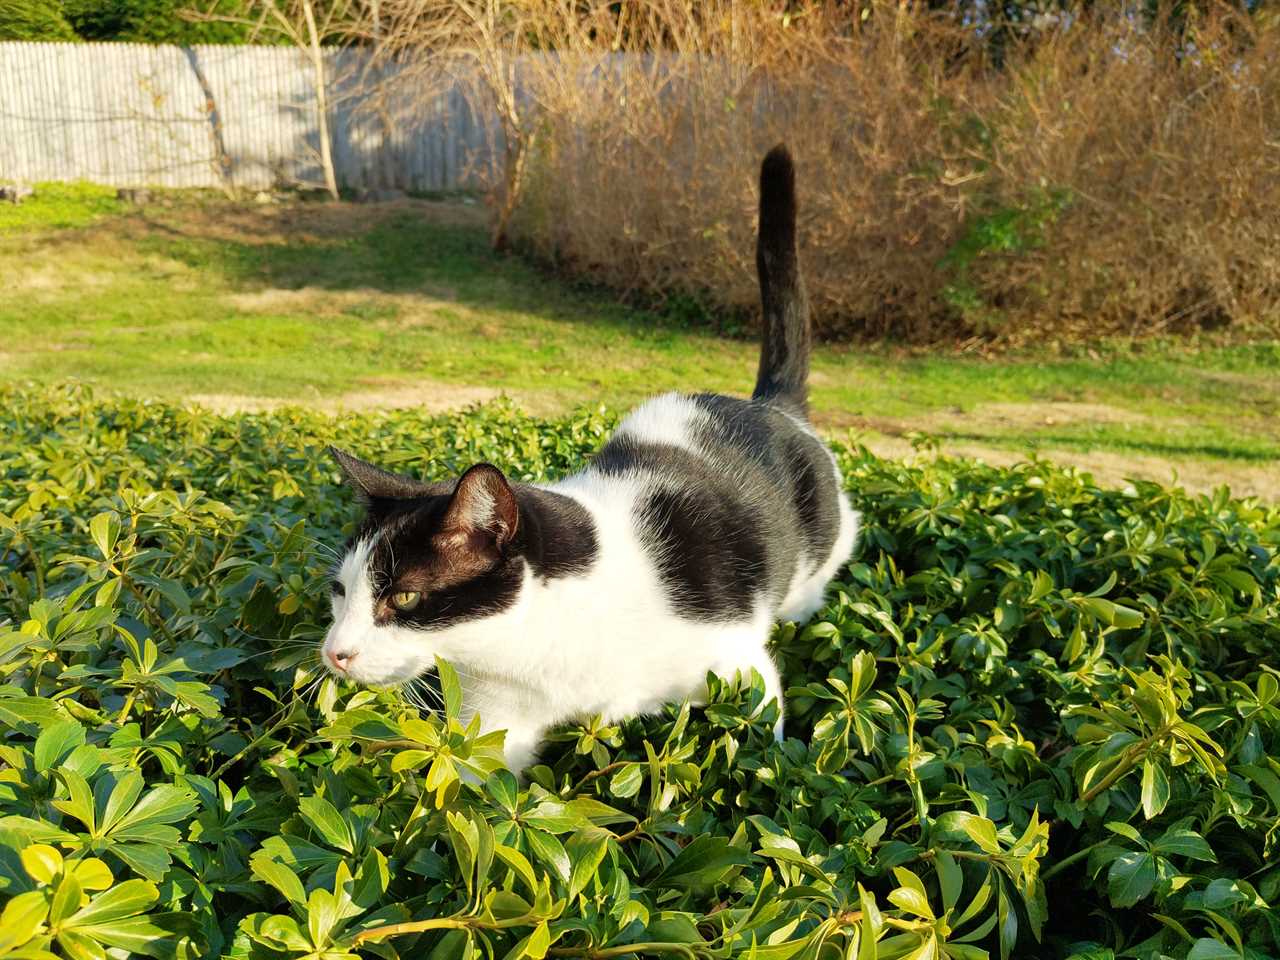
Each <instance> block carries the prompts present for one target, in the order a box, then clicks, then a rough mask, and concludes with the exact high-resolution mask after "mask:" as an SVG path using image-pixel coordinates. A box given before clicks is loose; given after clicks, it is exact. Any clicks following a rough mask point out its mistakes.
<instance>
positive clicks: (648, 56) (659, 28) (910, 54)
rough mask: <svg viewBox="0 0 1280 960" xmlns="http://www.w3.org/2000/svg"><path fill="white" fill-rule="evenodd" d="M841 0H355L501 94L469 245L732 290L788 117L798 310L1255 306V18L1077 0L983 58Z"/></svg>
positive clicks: (1274, 324)
mask: <svg viewBox="0 0 1280 960" xmlns="http://www.w3.org/2000/svg"><path fill="white" fill-rule="evenodd" d="M857 6H858V5H848V4H836V3H831V4H829V5H823V4H819V3H813V4H810V5H807V6H804V7H802V8H800V9H801V12H800V13H795V12H794V5H788V4H785V3H782V2H779V0H766V2H763V3H758V4H749V5H748V4H741V3H734V2H731V0H698V2H694V0H632V2H629V3H626V4H622V5H617V4H613V5H610V4H607V3H594V2H588V0H583V2H575V3H565V2H557V0H526V2H523V3H521V4H518V5H513V4H507V3H499V2H498V0H462V2H459V3H452V2H447V3H446V2H445V0H383V2H382V6H381V9H382V10H383V16H384V18H386V17H388V11H391V14H390V17H391V19H392V20H394V22H395V29H394V30H393V31H392V34H393V36H394V41H393V42H390V43H386V44H384V45H383V49H384V50H386V51H387V52H388V54H389V55H393V56H399V57H404V56H405V55H406V54H412V59H413V61H414V62H417V63H420V64H421V65H422V69H423V70H438V69H439V65H440V64H441V63H444V62H453V63H459V64H464V65H467V66H469V67H470V68H471V69H472V70H473V71H474V72H473V76H478V77H479V78H480V81H481V82H480V84H479V87H478V89H479V90H480V92H481V93H482V94H483V96H484V97H485V98H487V100H488V103H489V105H490V109H494V110H496V111H497V112H498V114H499V115H500V116H501V118H502V130H503V134H504V139H505V143H506V153H505V162H504V166H503V176H502V178H501V180H500V182H498V183H496V184H495V190H494V198H495V202H494V211H495V244H496V245H498V246H502V245H504V244H505V243H506V241H507V238H508V236H511V237H514V238H515V239H516V240H517V241H518V242H519V243H521V244H522V245H524V246H525V247H526V248H528V249H530V250H531V251H533V252H534V253H536V254H537V255H538V256H540V257H542V258H544V259H546V260H547V261H549V262H552V263H554V264H556V265H558V266H559V267H561V268H562V269H565V270H569V271H572V272H575V273H579V274H583V275H586V276H588V277H591V278H593V279H596V280H599V281H602V282H604V283H606V284H608V285H610V286H612V287H615V288H617V289H619V290H621V291H623V292H624V293H636V294H643V295H645V296H646V297H655V296H656V297H664V296H670V295H672V294H684V295H688V296H691V297H693V298H695V299H696V300H698V301H701V302H704V303H708V304H711V305H713V306H715V307H718V308H724V309H727V310H729V311H734V312H740V313H741V314H742V315H743V316H747V315H752V314H753V311H754V305H755V302H756V292H755V279H754V265H753V261H752V251H753V248H754V247H753V232H754V223H753V215H754V210H755V196H754V186H753V183H754V177H755V172H756V169H757V164H758V162H759V158H760V156H761V155H762V153H763V152H764V151H765V150H767V149H768V148H769V147H770V146H772V145H773V144H774V143H776V142H778V141H779V140H785V141H787V142H788V143H789V144H790V145H791V146H792V148H793V151H794V153H795V154H796V156H797V158H798V163H799V167H800V171H799V173H800V179H801V183H802V184H803V201H802V202H803V214H802V215H803V223H802V234H803V238H804V244H805V251H804V256H805V260H806V269H807V272H808V274H809V276H810V279H811V284H810V286H811V294H812V297H813V300H814V306H815V316H816V321H817V325H818V327H819V330H820V332H822V333H825V334H828V335H833V336H857V337H876V338H879V337H893V338H897V339H903V340H908V341H914V342H927V341H936V340H940V339H961V340H969V339H971V338H979V339H982V340H985V341H992V340H995V341H1000V342H1005V343H1016V342H1022V341H1026V340H1029V339H1038V340H1042V339H1044V338H1046V337H1049V338H1058V339H1080V338H1087V337H1092V336H1096V335H1103V334H1152V333H1164V332H1186V331H1193V330H1198V329H1202V328H1206V327H1226V328H1229V330H1230V331H1234V332H1240V333H1245V334H1249V333H1258V332H1263V331H1269V332H1270V333H1273V334H1274V333H1275V332H1277V330H1280V316H1278V315H1277V310H1276V308H1275V306H1274V304H1275V298H1276V293H1277V289H1278V287H1280V262H1278V261H1277V253H1276V251H1277V249H1280V247H1278V246H1277V240H1278V239H1280V237H1278V236H1277V232H1278V231H1280V217H1278V216H1277V214H1278V213H1280V147H1278V143H1280V122H1278V121H1280V116H1278V115H1277V114H1278V112H1280V96H1278V94H1280V30H1277V28H1275V27H1274V26H1267V24H1266V22H1265V21H1263V20H1254V19H1250V18H1249V17H1247V16H1246V15H1242V14H1237V13H1232V12H1230V11H1227V12H1220V13H1216V14H1206V15H1204V16H1202V17H1201V19H1200V20H1199V21H1197V22H1196V23H1195V24H1194V25H1193V27H1192V30H1191V32H1190V33H1188V34H1186V35H1185V36H1181V37H1174V36H1172V35H1170V34H1168V33H1167V32H1165V31H1164V30H1163V29H1161V28H1160V27H1158V26H1157V27H1152V26H1150V25H1148V24H1145V23H1143V22H1141V21H1139V20H1135V19H1134V18H1133V17H1132V16H1127V15H1125V14H1124V13H1123V11H1122V10H1121V9H1120V8H1121V5H1094V7H1093V8H1091V9H1090V10H1088V11H1086V12H1081V13H1077V14H1076V15H1074V16H1073V17H1070V18H1066V19H1062V20H1057V21H1053V20H1049V21H1046V22H1045V23H1044V24H1043V25H1042V28H1041V29H1039V30H1032V31H1030V36H1029V37H1024V39H1023V40H1022V41H1016V42H1015V41H1011V43H1010V44H1009V45H1008V46H1006V47H1005V48H1003V49H1002V51H1001V54H1002V56H1001V62H1000V64H999V65H995V64H993V63H991V62H990V61H989V59H988V57H987V55H986V54H987V48H986V47H985V46H984V41H983V40H982V39H981V38H980V37H977V36H975V33H974V31H972V30H971V29H968V28H966V27H965V26H964V25H963V24H961V23H959V22H958V21H957V20H956V19H955V18H954V17H951V16H948V15H945V14H937V13H929V12H921V11H919V10H916V9H914V5H907V4H897V5H894V6H893V7H891V6H890V5H887V4H886V5H882V6H879V7H878V8H877V13H876V14H875V15H874V16H872V17H870V18H862V17H861V16H859V14H858V11H857V9H851V7H855V8H856V7H857ZM436 7H439V8H440V9H438V10H437V9H435V8H436ZM788 7H791V8H792V9H791V12H789V11H788ZM445 8H448V11H446V10H445ZM450 11H451V12H450Z"/></svg>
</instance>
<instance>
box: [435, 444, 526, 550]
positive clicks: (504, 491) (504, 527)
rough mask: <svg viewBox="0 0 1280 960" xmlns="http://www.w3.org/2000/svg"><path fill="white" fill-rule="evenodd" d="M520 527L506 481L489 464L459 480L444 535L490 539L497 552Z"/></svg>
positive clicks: (471, 470) (482, 464)
mask: <svg viewBox="0 0 1280 960" xmlns="http://www.w3.org/2000/svg"><path fill="white" fill-rule="evenodd" d="M519 526H520V506H519V504H518V503H516V495H515V491H513V490H512V489H511V484H509V483H507V478H506V477H504V476H503V475H502V471H501V470H499V469H498V468H497V467H495V466H494V465H493V464H491V463H477V464H476V465H475V466H474V467H472V468H470V469H469V470H468V471H467V472H466V473H464V474H463V475H462V476H461V478H459V480H458V485H457V487H455V488H454V491H453V499H452V500H450V501H449V507H448V509H447V510H446V511H445V515H444V524H443V527H444V529H445V530H446V531H456V532H458V533H462V534H466V535H473V534H477V533H479V534H484V535H487V536H488V537H491V538H492V539H493V541H494V543H495V544H496V545H497V547H498V549H502V547H504V546H505V545H506V544H508V543H510V542H511V539H512V537H514V536H515V535H516V529H517V528H518V527H519Z"/></svg>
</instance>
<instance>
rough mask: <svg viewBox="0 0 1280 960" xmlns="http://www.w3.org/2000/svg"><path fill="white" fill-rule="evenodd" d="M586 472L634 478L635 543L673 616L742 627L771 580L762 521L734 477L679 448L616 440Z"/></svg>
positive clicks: (618, 437)
mask: <svg viewBox="0 0 1280 960" xmlns="http://www.w3.org/2000/svg"><path fill="white" fill-rule="evenodd" d="M589 469H590V470H592V471H593V472H595V473H600V474H603V475H605V476H609V477H619V476H623V475H626V474H632V475H634V476H636V478H637V481H638V482H640V483H642V484H643V485H644V487H645V491H644V493H642V495H641V496H640V498H639V501H638V502H637V503H636V504H635V505H634V507H633V517H634V522H635V525H636V529H637V532H638V534H639V537H640V540H641V542H642V543H643V545H644V548H645V551H646V552H647V553H648V554H649V557H650V559H652V561H653V563H654V565H655V567H656V568H657V570H658V576H659V578H660V579H661V581H662V586H663V588H664V590H665V591H666V594H667V597H668V598H669V600H670V602H671V604H672V606H673V607H674V609H675V611H676V613H677V614H678V615H680V616H682V617H687V618H689V619H692V620H720V621H730V622H732V621H739V620H748V619H750V618H751V616H752V613H753V605H754V599H755V596H756V594H758V593H760V592H761V591H767V590H768V586H769V579H770V574H771V567H770V558H769V545H768V542H767V541H768V530H767V518H766V517H764V516H762V514H761V511H760V510H759V508H758V507H757V506H756V505H755V504H753V503H752V502H750V500H749V499H748V498H746V497H744V496H743V490H742V488H741V485H740V482H739V481H740V477H738V476H737V475H735V472H734V471H731V470H725V469H723V465H720V466H717V465H715V464H713V463H711V462H710V461H708V459H707V458H706V457H705V456H703V455H701V454H700V453H696V452H694V451H692V450H689V449H687V448H685V447H682V446H677V445H675V444H669V443H655V442H651V441H648V440H640V439H637V438H636V437H633V436H631V435H629V434H627V433H625V432H624V433H620V434H615V435H614V436H613V437H612V438H611V439H610V440H609V442H608V443H606V444H605V445H604V446H603V447H602V448H601V449H600V451H599V452H598V453H597V454H596V455H595V456H594V457H593V458H592V460H591V465H590V468H589Z"/></svg>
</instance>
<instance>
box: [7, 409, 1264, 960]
mask: <svg viewBox="0 0 1280 960" xmlns="http://www.w3.org/2000/svg"><path fill="white" fill-rule="evenodd" d="M0 402H2V412H0V424H2V426H0V681H2V683H3V685H2V686H0V730H3V745H0V902H3V915H2V916H0V957H14V958H17V957H25V958H35V957H49V956H62V957H71V958H82V957H84V958H88V957H103V956H106V955H110V956H127V955H140V956H153V957H170V956H182V957H218V956H224V957H234V958H276V957H279V958H284V957H312V958H322V957H323V958H327V960H337V958H341V957H350V956H354V955H357V954H360V955H365V956H381V957H398V956H404V957H432V958H442V960H443V958H453V957H480V956H486V957H511V958H518V957H521V956H528V957H544V956H557V957H597V958H604V957H622V956H630V955H638V956H651V957H655V956H676V957H730V956H732V957H755V958H760V960H764V958H774V960H782V958H790V957H796V958H801V957H804V958H826V957H831V958H835V957H858V958H874V957H879V958H882V960H891V958H898V957H908V956H909V957H912V958H916V960H923V958H936V957H952V958H958V960H970V958H977V957H984V956H987V955H988V953H990V954H991V955H999V956H1004V957H1007V956H1019V957H1026V956H1054V957H1067V956H1075V957H1079V958H1085V957H1089V958H1102V957H1114V956H1126V957H1151V958H1155V957H1166V956H1167V957H1174V958H1178V960H1183V958H1197V960H1199V958H1211V957H1251V958H1259V957H1265V956H1275V955H1276V954H1277V952H1280V919H1278V917H1280V914H1278V913H1277V911H1276V910H1275V909H1274V905H1275V904H1276V902H1277V900H1280V865H1278V864H1277V857H1276V851H1277V842H1278V841H1280V763H1278V762H1277V761H1276V759H1274V758H1275V757H1276V756H1277V755H1278V754H1280V683H1278V682H1277V678H1278V677H1280V674H1278V673H1277V671H1276V670H1275V669H1274V656H1275V650H1276V649H1277V642H1278V641H1280V513H1278V512H1277V511H1276V510H1275V509H1272V508H1265V507H1263V506H1260V505H1258V504H1256V503H1249V502H1239V501H1234V500H1231V499H1230V498H1228V497H1227V496H1226V495H1225V493H1224V494H1222V495H1219V496H1215V497H1211V498H1205V497H1201V498H1190V497H1188V496H1186V495H1184V494H1182V493H1180V492H1177V491H1172V490H1166V489H1163V488H1161V487H1158V486H1155V485H1150V484H1140V485H1137V486H1135V487H1132V488H1129V489H1127V490H1124V491H1106V490H1100V489H1098V488H1097V487H1095V486H1094V485H1093V484H1091V483H1090V482H1089V481H1088V479H1087V478H1086V477H1083V476H1081V475H1079V474H1076V473H1073V472H1069V471H1063V470H1060V469H1057V468H1055V467H1052V466H1050V465H1048V464H1045V463H1030V464H1024V465H1021V466H1018V467H1014V468H1011V469H995V468H990V467H986V466H982V465H980V464H975V463H972V462H966V461H958V460H948V459H936V460H930V461H929V462H928V463H922V464H918V465H904V464H901V463H894V462H888V461H882V460H878V459H876V458H875V457H873V456H872V455H870V454H869V453H868V452H867V451H865V450H863V449H860V448H851V447H841V448H840V458H841V465H842V468H843V470H844V473H845V476H846V478H847V480H848V484H849V487H850V489H851V490H852V491H854V495H855V496H856V498H857V500H858V502H859V504H860V506H861V508H862V509H863V510H864V511H865V514H866V520H867V524H866V533H865V538H864V543H863V545H862V547H861V548H860V552H859V555H858V556H857V558H856V559H855V561H854V562H852V563H851V564H850V566H849V568H848V570H847V572H846V573H845V574H844V575H843V576H842V578H841V583H840V585H839V586H838V587H837V588H835V589H833V591H832V595H831V597H832V599H831V603H830V605H829V606H828V607H827V609H826V610H825V611H824V612H823V613H822V614H821V615H820V616H819V617H818V618H817V620H815V622H813V623H810V624H806V625H800V626H796V625H784V626H782V627H780V628H779V629H778V631H777V635H776V651H777V654H778V656H779V659H780V662H781V665H782V667H783V669H784V674H785V676H786V679H787V681H788V683H789V686H790V692H789V695H788V713H789V716H788V721H787V732H788V739H787V740H786V742H785V743H784V744H781V745H777V744H775V743H774V742H773V741H772V738H771V735H770V725H771V722H772V719H773V712H772V710H771V709H770V708H767V707H763V706H762V705H761V704H760V700H761V697H762V688H761V686H760V684H759V682H758V679H757V678H751V680H750V681H748V682H746V683H738V682H732V681H729V680H726V681H725V682H723V683H722V682H720V681H715V682H713V683H712V685H711V686H712V696H711V703H710V705H709V706H707V707H706V708H705V709H703V708H699V709H689V708H688V707H684V706H679V705H672V706H671V707H670V708H669V709H668V710H667V711H666V712H665V713H664V714H663V715H662V716H656V717H648V718H644V719H637V720H631V721H628V722H626V723H622V724H617V725H605V724H602V723H600V722H599V721H591V722H584V723H583V724H581V725H580V726H576V727H572V728H568V729H565V730H563V731H561V732H560V733H558V734H557V735H556V736H555V737H554V742H553V743H551V745H550V746H549V748H548V750H547V751H546V754H545V756H544V758H543V759H544V761H545V765H543V766H541V767H538V768H536V769H535V770H534V771H533V774H532V778H531V782H530V783H529V784H528V785H527V786H526V787H519V786H517V783H516V781H515V779H514V778H513V777H512V776H511V775H510V774H509V773H507V772H506V771H504V770H501V769H500V768H499V765H498V762H497V760H496V759H495V757H496V756H497V754H496V751H495V747H496V742H495V739H494V738H493V737H481V736H478V735H477V734H476V731H475V730H474V729H464V728H463V727H462V726H461V725H460V724H459V723H458V721H457V720H456V719H453V716H454V715H455V714H456V700H457V696H458V692H457V686H456V678H455V677H454V676H453V674H452V671H451V669H450V668H449V667H448V666H447V665H445V666H442V669H441V676H440V680H439V689H438V690H437V691H436V693H438V694H439V696H441V697H442V699H443V702H444V703H445V704H446V705H447V709H446V716H445V717H437V716H431V715H426V714H423V713H420V712H419V711H418V710H417V709H415V708H414V707H413V706H411V705H410V704H408V703H407V702H405V701H404V700H402V699H400V698H399V696H398V695H395V694H392V693H389V692H379V691H371V690H357V689H353V688H347V687H340V686H337V685H336V684H335V683H334V681H333V680H331V679H328V678H327V677H324V676H323V675H322V674H321V673H320V672H319V671H318V666H317V664H316V658H315V646H314V645H315V642H316V640H317V639H318V638H319V637H320V636H321V634H322V631H323V628H324V622H325V598H324V593H325V583H326V580H327V576H326V569H327V567H328V565H329V563H330V562H331V559H332V557H331V555H330V553H329V549H330V548H332V547H333V546H335V545H337V544H339V542H340V538H341V535H342V530H343V528H344V526H345V525H347V524H349V523H350V522H351V521H352V519H353V509H352V507H351V504H350V497H349V495H348V494H347V493H346V492H344V491H343V490H341V489H340V487H339V485H338V478H337V475H336V472H335V470H334V468H333V467H332V466H331V465H330V463H329V461H328V460H327V458H326V457H325V456H324V453H323V444H325V443H327V442H338V443H341V444H344V445H346V446H349V447H351V448H352V449H355V450H358V451H359V452H360V453H361V454H363V455H367V456H369V457H371V458H373V459H375V460H378V461H380V462H383V463H386V464H388V465H390V466H392V467H399V468H401V469H404V470H410V471H415V472H419V473H421V474H422V475H425V476H431V477H442V476H446V475H448V474H450V473H452V472H454V471H456V470H458V469H459V468H460V467H462V466H464V465H466V464H468V463H470V462H471V461H472V460H474V459H477V458H481V457H483V458H487V459H492V460H496V461H498V462H501V463H503V464H505V465H507V466H509V467H510V469H511V472H512V473H513V474H514V475H515V476H517V477H520V478H524V479H535V478H543V477H550V476H556V475H559V474H563V473H564V472H566V471H567V470H569V469H571V468H572V467H573V466H574V465H576V464H577V463H579V462H580V460H581V458H582V457H583V456H584V455H585V454H587V453H588V452H589V451H591V450H592V449H593V448H595V447H596V446H597V445H598V444H599V442H600V441H601V439H602V437H603V436H604V435H605V433H606V432H607V430H608V428H609V427H610V426H611V418H610V416H608V415H607V414H604V413H599V412H596V413H584V414H581V415H578V416H574V417H569V418H566V419H563V420H557V421H552V422H543V421H536V420H532V419H530V418H528V417H526V416H523V415H522V414H520V413H519V412H517V411H515V410H514V409H511V408H509V407H505V406H492V407H487V408H478V409H476V410H473V411H470V412H468V413H465V414H459V415H455V416H444V417H434V418H432V417H424V416H421V415H418V414H415V413H395V414H386V415H376V416H364V417H347V418H341V419H337V420H330V419H326V418H324V417H322V416H319V415H316V414H310V413H305V412H299V411H282V412H278V413H273V414H270V415H261V416H253V415H245V416H238V417H228V418H222V417H214V416H211V415H209V414H206V413H202V412H198V411H184V410H181V409H178V408H175V407H171V406H165V405H161V404H157V403H141V402H133V401H100V400H96V399H94V398H93V397H92V396H91V395H90V394H89V393H88V392H87V391H85V390H83V389H81V388H78V387H66V388H62V389H55V390H49V391H45V392H43V393H33V392H20V391H17V390H8V391H6V392H3V393H2V394H0ZM464 772H465V773H466V774H467V780H466V781H465V782H464V780H463V779H462V778H461V775H462V774H463V773H464ZM472 781H474V782H476V783H479V784H480V785H479V786H473V785H472ZM396 924H400V925H401V926H398V927H397V926H394V925H396ZM389 925H391V926H389ZM374 931H378V932H377V933H374ZM1037 941H1038V942H1037Z"/></svg>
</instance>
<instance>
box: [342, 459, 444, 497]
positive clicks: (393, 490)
mask: <svg viewBox="0 0 1280 960" xmlns="http://www.w3.org/2000/svg"><path fill="white" fill-rule="evenodd" d="M329 455H330V456H331V457H333V459H334V460H335V461H336V462H337V464H338V469H339V470H341V471H342V476H343V477H344V478H345V479H346V481H347V483H348V484H349V485H350V486H351V487H352V489H354V490H355V491H356V493H358V494H360V496H361V497H362V498H364V499H365V500H366V501H373V500H407V499H409V498H410V497H424V496H427V495H428V494H430V493H432V492H433V491H432V490H431V487H430V485H428V484H425V483H422V482H421V481H419V480H414V479H412V478H411V477H402V476H399V475H398V474H394V473H389V472H388V471H386V470H383V469H382V468H381V467H375V466H374V465H373V464H372V463H366V462H365V461H363V460H361V459H360V458H358V457H353V456H352V455H351V454H349V453H347V452H346V451H345V450H339V449H338V448H337V447H330V448H329Z"/></svg>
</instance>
